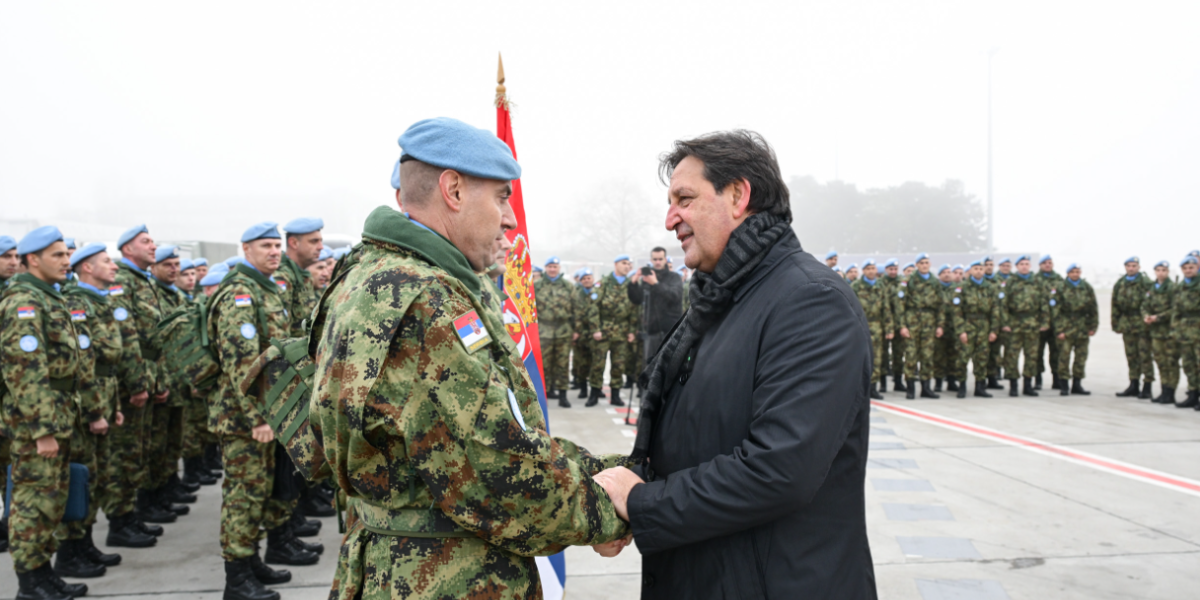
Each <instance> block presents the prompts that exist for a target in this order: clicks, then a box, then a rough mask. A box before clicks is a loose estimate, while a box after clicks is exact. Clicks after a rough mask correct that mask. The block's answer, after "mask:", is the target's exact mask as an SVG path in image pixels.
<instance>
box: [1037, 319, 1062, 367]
mask: <svg viewBox="0 0 1200 600" xmlns="http://www.w3.org/2000/svg"><path fill="white" fill-rule="evenodd" d="M1047 348H1049V349H1050V352H1049V353H1047V352H1046V349H1047ZM1047 354H1049V356H1050V375H1051V376H1052V377H1060V376H1062V377H1065V374H1063V373H1059V372H1058V332H1057V331H1055V330H1054V328H1053V327H1051V328H1050V329H1048V330H1046V331H1042V332H1039V333H1038V347H1037V374H1038V375H1041V374H1042V373H1045V372H1046V355H1047Z"/></svg>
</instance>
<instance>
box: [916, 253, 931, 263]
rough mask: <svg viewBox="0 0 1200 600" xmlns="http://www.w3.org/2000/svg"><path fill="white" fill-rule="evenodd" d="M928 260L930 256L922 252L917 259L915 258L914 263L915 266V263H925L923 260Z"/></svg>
mask: <svg viewBox="0 0 1200 600" xmlns="http://www.w3.org/2000/svg"><path fill="white" fill-rule="evenodd" d="M927 258H929V255H928V254H926V253H924V252H922V253H920V254H918V255H917V257H916V258H914V259H913V263H914V264H915V263H919V262H921V261H923V260H925V259H927Z"/></svg>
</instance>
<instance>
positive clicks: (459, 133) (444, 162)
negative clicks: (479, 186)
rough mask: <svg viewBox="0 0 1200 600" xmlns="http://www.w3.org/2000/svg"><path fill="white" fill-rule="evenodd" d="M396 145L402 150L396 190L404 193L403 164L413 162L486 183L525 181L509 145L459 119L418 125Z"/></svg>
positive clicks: (394, 173) (394, 181)
mask: <svg viewBox="0 0 1200 600" xmlns="http://www.w3.org/2000/svg"><path fill="white" fill-rule="evenodd" d="M396 142H397V143H398V144H400V148H401V150H402V151H401V153H400V160H398V161H396V167H395V168H394V169H392V187H393V188H396V189H400V163H402V162H404V161H406V160H410V159H412V160H419V161H421V162H423V163H425V164H428V165H433V166H435V167H441V168H443V169H453V170H455V171H458V172H459V173H463V174H466V175H472V176H475V177H482V178H484V179H495V180H497V181H512V180H514V179H520V178H521V165H519V164H517V159H515V158H513V153H512V150H511V149H509V147H508V144H505V143H504V142H503V141H502V140H501V139H500V138H498V137H496V136H495V135H494V134H492V132H490V131H488V130H486V129H479V128H478V127H472V126H470V125H467V124H466V123H463V122H462V121H459V120H458V119H451V118H448V117H438V118H436V119H425V120H423V121H417V122H416V123H413V124H412V125H411V126H410V127H409V128H408V129H407V130H405V132H404V134H403V135H401V136H400V139H399V140H396Z"/></svg>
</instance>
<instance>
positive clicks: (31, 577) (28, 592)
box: [16, 568, 73, 600]
mask: <svg viewBox="0 0 1200 600" xmlns="http://www.w3.org/2000/svg"><path fill="white" fill-rule="evenodd" d="M71 598H73V596H71V595H70V594H64V593H62V592H60V591H58V588H56V587H54V584H52V583H50V580H49V579H48V578H47V577H46V574H45V572H44V571H42V569H41V568H37V569H34V570H32V571H29V572H28V573H17V598H16V600H70V599H71Z"/></svg>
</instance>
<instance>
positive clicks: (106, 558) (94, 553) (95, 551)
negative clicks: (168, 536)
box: [80, 527, 154, 567]
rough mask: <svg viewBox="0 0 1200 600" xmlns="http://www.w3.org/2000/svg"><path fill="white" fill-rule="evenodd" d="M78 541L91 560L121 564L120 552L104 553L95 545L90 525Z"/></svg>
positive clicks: (113, 565) (107, 564)
mask: <svg viewBox="0 0 1200 600" xmlns="http://www.w3.org/2000/svg"><path fill="white" fill-rule="evenodd" d="M150 539H154V538H150ZM80 543H81V544H82V546H81V547H82V550H80V551H81V552H82V553H83V554H84V555H85V556H87V557H88V558H89V559H91V561H92V562H94V563H100V564H102V565H104V566H106V567H115V566H117V565H119V564H121V555H120V554H105V553H103V552H101V551H100V549H99V548H97V547H96V542H95V541H93V540H92V528H91V527H88V528H87V533H86V534H85V535H84V536H83V539H81V540H80Z"/></svg>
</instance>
